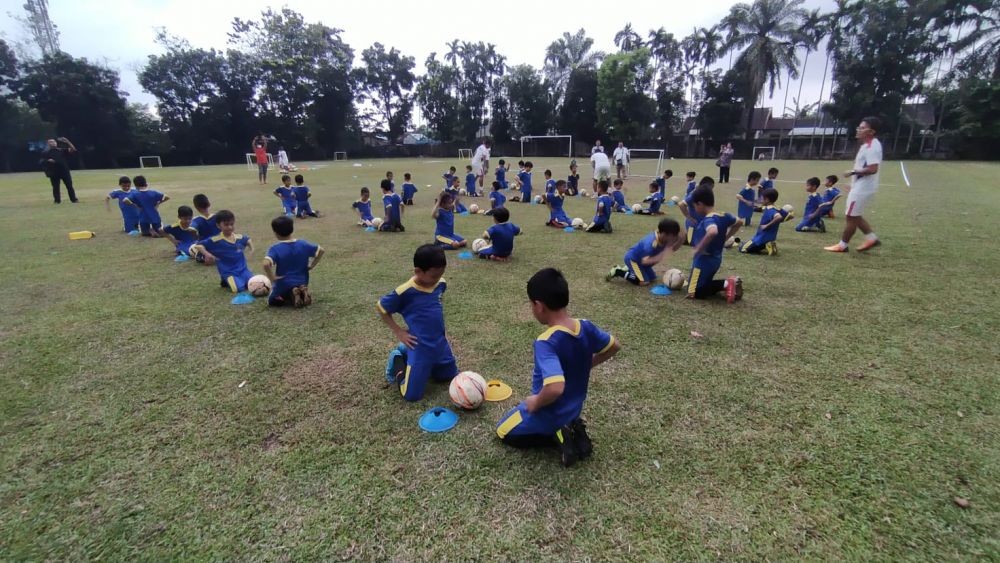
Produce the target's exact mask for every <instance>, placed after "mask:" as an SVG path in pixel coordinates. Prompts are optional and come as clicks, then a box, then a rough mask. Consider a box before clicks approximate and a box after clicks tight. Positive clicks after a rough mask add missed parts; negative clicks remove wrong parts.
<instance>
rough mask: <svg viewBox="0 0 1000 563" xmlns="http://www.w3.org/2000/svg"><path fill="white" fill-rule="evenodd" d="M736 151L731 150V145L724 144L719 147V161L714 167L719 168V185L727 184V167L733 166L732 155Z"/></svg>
mask: <svg viewBox="0 0 1000 563" xmlns="http://www.w3.org/2000/svg"><path fill="white" fill-rule="evenodd" d="M735 152H736V151H734V150H733V144H732V143H726V144H724V145H722V146H721V147H719V161H718V162H717V163H716V165H717V166H718V167H719V183H720V184H721V183H723V182H725V183H727V184H728V183H729V167H730V166H732V164H733V154H734V153H735Z"/></svg>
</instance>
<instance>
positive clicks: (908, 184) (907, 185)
mask: <svg viewBox="0 0 1000 563" xmlns="http://www.w3.org/2000/svg"><path fill="white" fill-rule="evenodd" d="M899 169H900V170H901V171H902V172H903V181H904V182H906V187H907V188H908V187H910V179H909V178H907V177H906V168H904V167H903V161H902V160H900V161H899Z"/></svg>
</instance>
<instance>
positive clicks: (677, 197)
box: [670, 196, 681, 203]
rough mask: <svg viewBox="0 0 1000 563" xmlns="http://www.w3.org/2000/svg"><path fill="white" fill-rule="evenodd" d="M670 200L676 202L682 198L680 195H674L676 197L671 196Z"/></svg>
mask: <svg viewBox="0 0 1000 563" xmlns="http://www.w3.org/2000/svg"><path fill="white" fill-rule="evenodd" d="M670 201H672V202H674V203H680V202H681V198H680V197H679V196H674V197H672V198H670Z"/></svg>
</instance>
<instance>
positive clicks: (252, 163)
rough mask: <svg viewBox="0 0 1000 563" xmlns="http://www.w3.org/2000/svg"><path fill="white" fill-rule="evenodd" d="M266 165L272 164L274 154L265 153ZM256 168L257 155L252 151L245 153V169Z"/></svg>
mask: <svg viewBox="0 0 1000 563" xmlns="http://www.w3.org/2000/svg"><path fill="white" fill-rule="evenodd" d="M267 165H268V166H274V155H272V154H271V153H267ZM256 169H257V155H255V154H254V153H252V152H248V153H247V170H256Z"/></svg>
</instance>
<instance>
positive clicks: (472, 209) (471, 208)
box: [469, 203, 479, 215]
mask: <svg viewBox="0 0 1000 563" xmlns="http://www.w3.org/2000/svg"><path fill="white" fill-rule="evenodd" d="M469 213H472V214H473V215H475V214H476V213H479V206H478V205H476V204H475V203H473V204H472V205H470V206H469Z"/></svg>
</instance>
